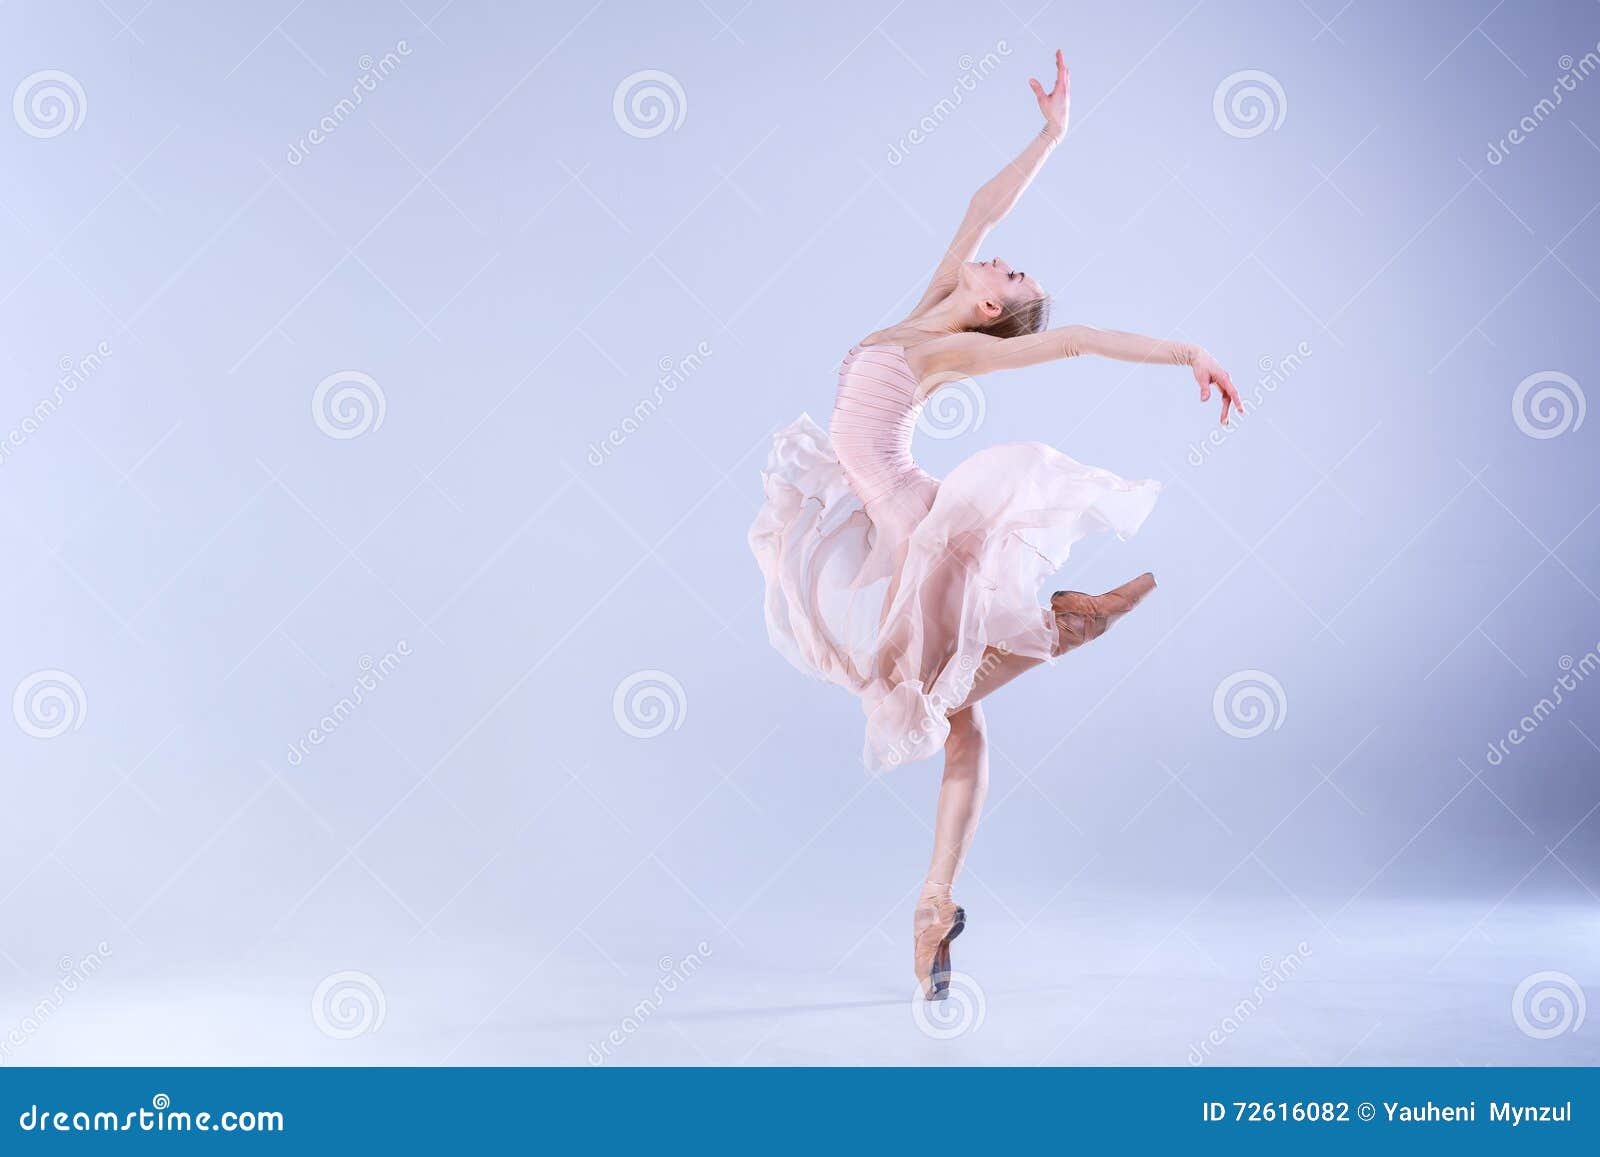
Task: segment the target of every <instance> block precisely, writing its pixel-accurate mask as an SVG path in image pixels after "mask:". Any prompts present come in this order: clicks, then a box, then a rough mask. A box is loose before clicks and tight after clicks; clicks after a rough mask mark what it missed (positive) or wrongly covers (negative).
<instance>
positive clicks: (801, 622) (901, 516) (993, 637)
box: [749, 414, 1161, 771]
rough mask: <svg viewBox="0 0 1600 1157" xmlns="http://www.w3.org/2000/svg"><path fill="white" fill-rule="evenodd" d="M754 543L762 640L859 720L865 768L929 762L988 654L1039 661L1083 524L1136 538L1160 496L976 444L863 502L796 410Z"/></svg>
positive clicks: (777, 444) (1100, 474)
mask: <svg viewBox="0 0 1600 1157" xmlns="http://www.w3.org/2000/svg"><path fill="white" fill-rule="evenodd" d="M762 480H763V483H764V488H765V491H766V501H765V503H764V504H763V506H762V508H761V510H760V512H759V513H758V514H757V515H756V519H755V522H754V524H753V525H752V526H751V528H750V536H749V538H750V549H751V550H752V551H753V552H754V554H755V556H756V561H757V563H759V564H760V567H761V573H762V575H763V576H764V577H765V579H766V622H767V636H768V638H769V639H771V641H772V645H773V646H774V647H776V648H777V649H778V651H779V652H781V653H782V654H783V655H784V657H785V658H787V659H788V660H789V661H790V662H791V663H792V664H794V666H796V667H797V668H799V669H800V670H801V671H803V672H805V673H806V674H808V675H811V676H813V677H815V678H819V679H823V680H826V681H828V682H830V683H837V684H838V685H839V686H841V687H844V688H845V689H846V690H848V691H850V692H851V693H853V694H855V695H857V696H859V697H860V699H861V703H862V707H863V709H864V710H865V711H866V714H867V734H866V745H865V749H864V751H863V761H864V762H865V764H866V766H867V768H868V769H869V770H871V771H879V770H882V769H884V768H889V767H897V766H899V765H900V764H903V763H908V762H912V761H914V760H919V759H926V758H927V757H929V756H931V755H934V754H935V753H937V752H938V751H940V750H941V749H942V748H943V746H944V741H945V738H946V736H947V735H948V733H949V730H950V726H949V722H948V718H947V717H948V715H949V713H950V712H951V711H954V710H956V709H958V708H960V707H961V706H962V704H963V703H964V702H965V700H966V698H967V695H968V693H969V692H970V691H971V688H972V682H973V680H974V679H975V678H976V677H977V674H978V671H979V669H980V666H981V665H982V663H983V662H984V658H985V653H986V652H987V651H988V650H989V649H990V648H994V649H995V650H996V651H999V652H1002V653H1005V654H1010V655H1020V656H1026V657H1032V658H1037V659H1048V658H1050V656H1051V650H1052V646H1053V644H1054V642H1055V622H1054V617H1053V616H1052V615H1051V613H1050V611H1049V608H1048V607H1046V606H1043V605H1042V604H1041V602H1040V592H1041V589H1042V587H1043V586H1044V584H1045V583H1046V581H1048V580H1049V578H1050V577H1051V576H1052V575H1053V574H1054V573H1055V572H1056V571H1058V570H1059V569H1060V568H1061V567H1062V565H1063V564H1064V563H1065V562H1066V561H1067V556H1068V554H1069V553H1070V551H1071V549H1072V545H1073V543H1075V542H1077V541H1078V540H1079V539H1080V538H1082V537H1084V536H1085V535H1087V534H1091V533H1094V532H1097V531H1111V532H1112V533H1114V534H1116V535H1117V536H1118V537H1120V538H1127V537H1129V536H1131V535H1132V534H1134V533H1135V532H1136V531H1137V530H1138V529H1139V527H1140V525H1141V524H1142V523H1143V522H1144V520H1145V518H1146V517H1147V516H1148V515H1149V513H1150V510H1151V508H1152V507H1153V506H1154V504H1155V500H1156V497H1157V495H1158V494H1159V493H1160V489H1161V487H1160V484H1159V483H1156V482H1153V481H1148V480H1146V481H1136V482H1129V481H1125V480H1124V479H1122V478H1119V477H1117V476H1116V475H1115V474H1112V473H1111V472H1109V471H1106V470H1101V469H1098V468H1096V467H1093V466H1085V465H1083V464H1082V463H1079V462H1075V461H1073V460H1072V459H1071V458H1069V457H1067V456H1066V455H1065V454H1062V453H1060V452H1059V451H1057V450H1054V449H1052V448H1051V447H1049V446H1045V445H1043V444H1041V443H1038V442H1013V443H1008V444H1005V445H1000V446H992V447H990V448H988V449H985V450H980V451H979V452H978V453H976V454H974V455H973V456H972V457H970V458H968V459H966V461H964V462H962V463H961V464H960V465H959V466H957V467H956V468H955V469H954V470H952V471H951V472H950V475H949V476H948V477H947V478H945V479H944V480H943V481H938V480H936V479H933V478H931V477H926V476H925V478H924V480H923V482H922V483H921V484H918V485H911V486H908V487H907V488H906V489H903V490H900V491H899V492H897V493H896V494H893V495H891V496H889V497H888V498H887V499H884V500H881V501H878V502H875V503H874V504H873V505H872V507H871V508H870V510H869V508H868V507H866V506H864V505H863V504H862V502H861V500H860V499H859V498H858V497H857V496H856V493H855V491H854V490H852V489H851V486H850V483H849V482H848V480H847V479H846V477H845V472H844V469H843V467H842V466H841V465H840V464H839V460H838V458H837V457H836V456H835V455H834V452H833V447H832V445H831V444H830V442H829V440H828V436H827V434H826V433H824V432H823V430H822V429H821V428H820V427H819V426H818V425H817V424H816V423H815V422H813V421H812V420H811V419H810V418H809V417H808V416H806V415H804V414H802V415H801V416H800V417H799V418H798V419H797V420H796V421H795V422H793V423H791V424H790V425H789V426H787V427H786V428H784V429H783V430H781V431H780V432H779V433H778V434H777V435H776V436H775V438H774V439H773V445H772V452H771V455H770V456H769V458H768V460H767V466H766V469H765V470H763V471H762Z"/></svg>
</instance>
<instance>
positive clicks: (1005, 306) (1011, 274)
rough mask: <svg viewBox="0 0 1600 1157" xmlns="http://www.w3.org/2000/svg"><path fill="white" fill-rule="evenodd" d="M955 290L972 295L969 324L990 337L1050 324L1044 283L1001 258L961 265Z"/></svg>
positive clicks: (1013, 334) (1031, 330) (1015, 334)
mask: <svg viewBox="0 0 1600 1157" xmlns="http://www.w3.org/2000/svg"><path fill="white" fill-rule="evenodd" d="M958 290H959V291H960V292H962V293H964V294H965V295H966V296H968V297H970V298H971V299H972V304H973V310H974V313H975V315H976V316H975V318H974V320H975V323H976V324H974V325H973V326H972V327H971V328H972V329H973V330H974V331H976V332H978V333H986V334H989V335H991V336H993V337H1022V336H1023V335H1025V334H1030V333H1038V332H1039V331H1041V330H1043V329H1045V328H1047V327H1048V326H1049V324H1050V299H1049V298H1048V297H1047V296H1046V295H1045V292H1044V286H1042V285H1040V284H1039V283H1038V282H1037V281H1035V280H1034V279H1033V278H1032V277H1029V276H1028V275H1027V274H1026V273H1023V272H1020V271H1019V270H1016V269H1012V268H1011V266H1009V265H1007V264H1006V263H1005V262H1004V261H1002V260H1000V258H998V257H996V258H993V259H991V260H989V261H968V262H966V263H965V264H963V265H962V266H961V273H960V277H959V280H958Z"/></svg>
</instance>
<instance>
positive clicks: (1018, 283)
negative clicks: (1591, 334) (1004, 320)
mask: <svg viewBox="0 0 1600 1157" xmlns="http://www.w3.org/2000/svg"><path fill="white" fill-rule="evenodd" d="M961 281H962V284H963V285H964V286H965V287H966V288H967V289H969V290H971V291H972V292H973V293H974V294H976V295H977V296H978V297H979V298H982V299H984V300H988V301H996V302H1001V303H1010V302H1014V301H1032V300H1033V299H1034V298H1038V297H1043V296H1044V295H1045V292H1044V286H1042V285H1040V284H1039V283H1038V282H1037V281H1035V280H1034V279H1033V278H1031V277H1029V276H1028V275H1027V274H1026V273H1023V272H1021V271H1019V270H1016V269H1013V268H1011V266H1009V265H1007V264H1006V263H1005V262H1004V261H1002V260H1001V259H1000V258H998V257H994V258H991V259H989V260H988V261H968V262H967V263H966V264H965V265H963V266H962V267H961Z"/></svg>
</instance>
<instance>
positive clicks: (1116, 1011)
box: [4, 900, 1600, 1065]
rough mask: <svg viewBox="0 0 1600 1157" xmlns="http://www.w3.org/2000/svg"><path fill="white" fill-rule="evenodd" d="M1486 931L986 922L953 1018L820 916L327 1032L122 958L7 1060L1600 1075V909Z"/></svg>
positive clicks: (205, 972) (1082, 915) (1432, 919)
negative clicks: (1340, 1068)
mask: <svg viewBox="0 0 1600 1157" xmlns="http://www.w3.org/2000/svg"><path fill="white" fill-rule="evenodd" d="M1484 907H1485V905H1484V904H1483V903H1482V902H1481V901H1479V902H1474V903H1466V902H1461V903H1437V904H1426V905H1423V904H1418V903H1415V902H1407V901H1395V900H1374V901H1371V902H1367V903H1364V904H1362V905H1361V906H1359V907H1352V908H1351V909H1349V910H1347V911H1344V912H1341V913H1338V914H1337V915H1336V916H1335V917H1334V918H1333V919H1330V920H1328V921H1327V922H1326V923H1324V921H1323V920H1322V919H1320V918H1318V917H1315V916H1313V915H1311V914H1310V913H1309V912H1296V911H1291V910H1287V909H1284V908H1282V907H1273V906H1266V905H1263V906H1259V907H1258V906H1255V905H1252V904H1248V903H1244V902H1240V901H1231V902H1230V903H1229V904H1227V905H1224V906H1218V905H1216V904H1213V903H1206V904H1193V903H1189V902H1186V901H1182V900H1168V901H1165V902H1162V903H1153V902H1150V901H1143V902H1141V903H1139V904H1138V905H1133V904H1131V903H1128V902H1124V901H1115V902H1113V901H1110V900H1101V901H1080V902H1077V903H1075V904H1073V905H1070V906H1065V905H1062V906H1057V907H1055V908H1052V909H1050V910H1049V911H1048V912H1047V913H1043V914H1041V915H1040V916H1039V917H1037V918H1035V919H1034V920H1032V921H1030V922H1029V923H1027V924H1026V925H1020V924H1018V923H1017V922H1016V921H1012V920H1009V919H1007V918H1005V917H1002V916H999V915H997V914H995V915H993V918H992V919H988V920H987V922H986V919H985V917H986V914H985V913H976V912H975V913H974V914H973V920H972V923H971V926H970V927H969V929H968V931H967V933H966V935H964V936H963V937H962V939H961V940H959V941H957V943H956V952H955V966H956V969H957V976H956V979H955V984H954V995H953V997H952V999H951V1000H950V1001H948V1002H946V1003H944V1004H943V1005H937V1006H932V1007H931V1008H930V1007H929V1006H927V1005H925V1004H923V1003H922V1002H920V1001H916V1000H914V999H912V995H913V994H912V978H911V977H910V975H909V969H908V966H907V960H906V959H904V957H907V956H908V953H907V951H906V947H907V945H906V943H902V940H907V939H908V938H905V937H899V936H894V935H891V932H892V931H895V930H897V926H896V927H895V928H891V922H890V921H889V920H887V919H886V920H885V922H884V924H883V925H882V926H880V927H879V928H876V929H873V930H872V931H871V932H870V933H869V934H868V935H867V936H866V937H865V938H863V939H861V940H859V941H858V942H857V943H855V944H846V943H843V942H842V941H841V940H840V939H838V937H837V934H838V929H837V927H830V926H829V925H828V924H827V923H826V922H824V921H822V920H820V919H817V918H815V917H809V918H808V917H789V918H786V919H784V920H782V921H778V920H771V919H769V920H767V921H766V922H762V921H760V920H752V921H750V922H749V923H748V924H747V925H744V924H742V925H741V928H740V933H741V936H740V940H739V942H732V941H728V940H726V939H725V938H724V939H723V940H720V941H718V940H715V939H714V938H707V939H700V940H692V939H689V938H690V937H693V936H695V935H696V934H697V933H696V931H695V930H694V929H684V930H680V932H679V934H678V935H677V936H676V938H675V939H674V938H670V937H663V936H662V935H661V934H660V933H659V931H658V932H655V933H652V934H651V935H650V936H648V937H645V936H641V937H640V940H639V942H637V943H634V944H624V945H623V946H622V947H621V948H619V947H618V946H617V941H616V940H615V938H613V939H612V942H611V943H608V945H607V947H606V948H605V949H603V950H602V949H600V948H599V945H598V944H597V943H594V944H585V943H584V942H583V940H582V938H581V937H582V936H583V934H581V933H580V934H579V935H578V937H572V936H570V935H569V937H568V939H566V940H564V941H562V942H560V943H557V944H549V943H544V944H539V943H534V942H531V941H529V942H519V941H511V940H507V941H503V942H498V943H479V944H476V945H473V946H471V947H470V948H468V949H463V947H462V946H461V945H459V944H456V945H449V946H446V945H444V944H441V943H437V942H424V943H423V944H421V945H419V946H416V947H413V948H410V949H408V950H406V951H405V952H403V953H400V952H397V953H395V954H394V956H393V958H391V959H387V960H384V959H376V960H367V961H364V963H365V964H366V968H365V969H364V970H362V971H352V972H351V973H350V974H349V975H346V976H343V977H341V976H336V975H330V976H328V977H327V978H326V979H325V980H324V981H323V983H322V985H321V987H322V988H323V989H324V991H323V993H322V994H321V997H320V1007H316V1003H317V1001H318V998H317V997H316V996H315V990H316V989H317V988H318V987H319V985H318V979H319V978H320V977H321V973H322V972H323V971H324V970H323V969H321V968H318V969H313V970H311V972H309V973H308V971H307V969H306V968H305V967H304V965H299V966H297V965H296V964H295V963H294V958H293V957H291V956H289V955H286V954H279V955H273V954H270V953H268V954H263V955H261V956H258V957H256V958H253V959H251V960H248V961H244V962H239V963H236V964H231V965H219V964H215V963H212V964H210V965H208V964H207V963H206V962H205V961H204V960H203V959H200V958H198V957H195V958H191V959H189V960H187V961H186V962H185V963H184V965H183V966H182V967H180V968H172V967H168V966H165V965H162V964H160V963H159V962H158V961H157V960H155V959H154V958H153V957H152V958H146V959H141V958H138V957H132V956H128V955H126V954H123V955H119V956H118V957H117V958H115V959H114V960H112V961H110V962H107V963H105V964H104V966H103V967H101V968H100V969H99V970H98V971H97V972H96V973H95V974H94V975H93V976H91V977H89V978H88V979H87V980H85V981H84V982H83V983H81V984H79V985H78V986H77V988H76V990H75V991H72V992H70V993H67V994H66V995H65V996H64V997H62V998H61V999H60V1000H59V1001H57V1002H55V1003H54V1005H53V1006H52V1008H51V1009H50V1010H49V1013H48V1015H47V1016H45V1017H44V1018H42V1019H40V1018H37V1017H35V1018H34V1020H33V1021H32V1022H30V1023H25V1022H24V1021H23V1020H18V1019H17V1017H16V1016H15V1015H13V1014H14V1013H16V1010H18V1009H19V1008H26V1007H28V1006H29V1005H30V1004H31V1003H32V1001H30V1000H29V999H28V998H25V997H21V996H20V995H19V992H18V991H13V990H12V987H11V986H8V988H7V990H6V992H5V998H6V1000H5V1003H6V1007H7V1009H8V1017H9V1018H10V1024H11V1025H20V1026H21V1027H22V1030H23V1031H22V1032H21V1043H20V1044H18V1043H16V1042H15V1038H13V1043H12V1045H11V1047H10V1048H9V1050H8V1051H7V1052H6V1053H5V1058H4V1059H5V1063H11V1064H69V1063H80V1064H81V1063H88V1064H94V1063H100V1064H105V1063H113V1064H179V1063H190V1064H227V1063H232V1064H243V1063H266V1064H346V1063H349V1064H407V1065H410V1064H440V1063H443V1064H560V1065H583V1064H620V1065H684V1064H688V1065H696V1064H715V1065H739V1064H753V1065H822V1064H871V1065H879V1064H894V1065H944V1064H953V1065H969V1064H971V1065H1033V1064H1040V1063H1043V1064H1052V1065H1186V1064H1212V1065H1340V1064H1344V1065H1386V1064H1399V1065H1456V1064H1464V1065H1485V1064H1494V1065H1544V1064H1569V1065H1570V1064H1583V1065H1589V1064H1600V1025H1595V1024H1592V1023H1585V1022H1584V1012H1585V1005H1586V996H1585V994H1584V992H1583V986H1584V985H1585V984H1587V985H1588V987H1589V988H1590V990H1591V991H1596V992H1600V936H1597V935H1596V933H1597V931H1600V927H1597V924H1600V921H1597V919H1596V917H1595V915H1594V911H1593V909H1592V908H1589V909H1577V908H1573V907H1569V906H1539V905H1523V906H1520V907H1516V908H1510V907H1501V908H1499V909H1495V910H1492V911H1490V912H1488V913H1485V911H1484ZM707 935H708V937H712V934H707ZM646 940H650V941H653V943H645V941H646ZM669 942H670V943H673V944H674V945H677V947H678V950H677V951H675V952H662V951H660V946H661V945H662V944H664V943H669ZM324 963H325V962H324ZM313 973H315V974H316V975H314V976H313V978H312V979H311V980H310V981H308V980H307V979H306V977H307V976H308V975H312V974H313ZM1519 986H1521V988H1522V989H1523V990H1524V991H1523V993H1522V998H1521V999H1520V1007H1516V1003H1517V999H1516V998H1517V997H1518V991H1519ZM42 995H43V993H35V994H34V995H33V998H32V1000H35V1001H36V1000H37V999H38V997H39V996H42Z"/></svg>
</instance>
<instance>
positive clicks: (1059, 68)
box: [911, 49, 1072, 317]
mask: <svg viewBox="0 0 1600 1157" xmlns="http://www.w3.org/2000/svg"><path fill="white" fill-rule="evenodd" d="M1070 79H1071V78H1070V77H1069V76H1068V74H1067V65H1066V61H1065V60H1064V59H1063V58H1062V55H1061V50H1060V49H1057V50H1056V83H1055V87H1054V88H1052V89H1051V90H1050V91H1049V92H1045V90H1044V86H1043V85H1042V84H1040V83H1039V82H1038V81H1037V80H1033V79H1031V78H1030V79H1029V81H1028V84H1029V85H1030V86H1032V88H1033V95H1034V96H1035V97H1036V98H1037V99H1038V101H1039V111H1040V112H1042V113H1043V114H1044V128H1042V129H1041V130H1040V131H1039V133H1038V135H1036V136H1035V137H1034V138H1033V140H1031V141H1029V142H1028V145H1027V147H1026V148H1024V149H1023V150H1022V152H1020V153H1018V154H1017V157H1016V159H1015V160H1013V161H1011V162H1010V163H1009V164H1008V165H1006V167H1005V168H1003V169H1001V170H1000V171H999V172H998V173H996V174H995V175H994V176H993V177H991V178H990V179H989V180H988V181H987V182H985V183H984V185H983V187H982V188H980V189H979V190H978V191H977V192H976V193H974V194H973V195H972V201H971V203H970V204H969V205H968V206H967V214H966V216H965V217H963V218H962V219H961V227H960V228H958V229H957V230H956V235H955V238H954V239H953V240H952V241H951V242H950V247H949V248H948V249H947V250H945V255H944V257H943V258H942V259H941V260H940V262H939V268H938V269H936V270H935V271H934V274H933V280H932V281H931V282H930V283H929V285H928V288H927V291H926V292H925V293H924V294H923V295H922V300H921V301H919V302H918V303H917V307H916V308H915V309H914V310H912V311H911V316H912V317H915V316H917V315H918V314H920V313H921V312H922V311H923V310H925V309H927V308H928V307H929V306H932V305H936V304H937V303H938V302H940V301H942V300H944V298H945V297H947V296H948V295H949V293H950V291H951V290H952V289H954V288H955V284H956V272H957V270H959V269H960V268H961V265H962V264H963V263H964V262H967V261H971V260H972V259H973V258H974V257H975V256H977V253H978V247H979V246H980V245H982V244H983V239H984V238H985V237H987V236H988V235H989V231H990V230H991V229H993V228H994V227H995V226H996V225H998V224H999V223H1000V222H1001V221H1002V220H1003V219H1004V218H1005V215H1006V214H1007V213H1009V212H1011V210H1012V208H1013V207H1014V206H1015V205H1016V203H1017V201H1018V200H1019V199H1020V198H1021V197H1022V193H1023V191H1024V190H1025V189H1027V187H1028V186H1029V185H1030V184H1031V183H1032V182H1033V179H1034V177H1036V176H1038V174H1039V170H1040V169H1042V168H1043V167H1044V162H1045V158H1046V157H1048V156H1049V155H1050V153H1051V151H1052V150H1053V149H1054V148H1055V147H1056V144H1057V143H1058V142H1059V141H1060V140H1061V138H1062V136H1064V135H1065V134H1066V131H1067V116H1068V112H1069V110H1070V108H1071V105H1072V92H1071V83H1070Z"/></svg>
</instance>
